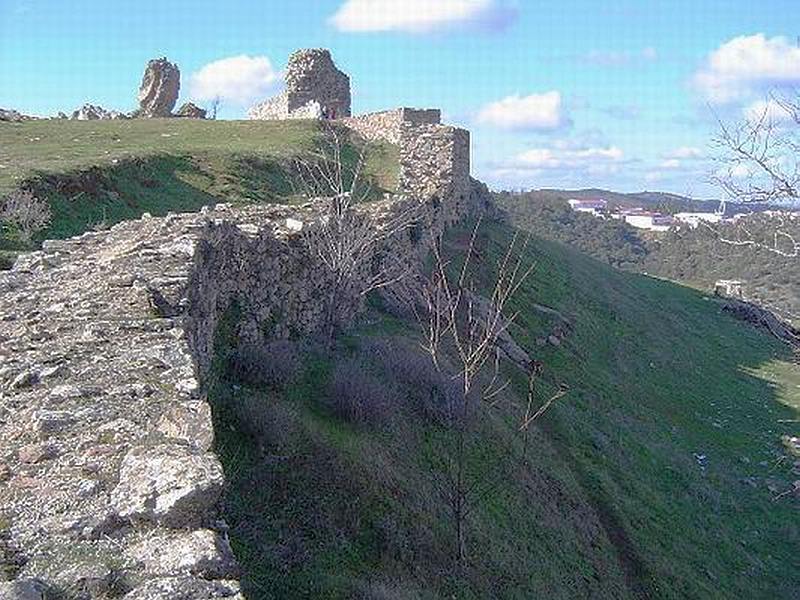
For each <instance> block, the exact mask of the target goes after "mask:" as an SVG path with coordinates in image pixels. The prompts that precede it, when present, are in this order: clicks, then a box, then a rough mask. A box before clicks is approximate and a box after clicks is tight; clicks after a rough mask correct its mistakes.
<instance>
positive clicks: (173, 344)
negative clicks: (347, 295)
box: [0, 112, 488, 600]
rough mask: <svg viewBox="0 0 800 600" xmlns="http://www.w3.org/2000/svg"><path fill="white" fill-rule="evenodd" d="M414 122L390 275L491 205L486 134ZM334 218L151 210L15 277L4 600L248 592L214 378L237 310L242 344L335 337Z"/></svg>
mask: <svg viewBox="0 0 800 600" xmlns="http://www.w3.org/2000/svg"><path fill="white" fill-rule="evenodd" d="M406 114H407V113H406ZM420 114H421V113H420ZM392 118H394V117H392ZM415 118H416V117H412V118H411V119H401V128H400V137H399V142H400V143H399V146H400V163H401V164H400V170H401V172H400V184H401V191H402V192H403V194H402V195H400V196H397V197H394V198H392V199H389V200H386V201H383V202H377V203H370V204H368V205H364V207H363V208H362V209H361V210H366V211H370V212H371V213H372V215H371V216H372V218H373V219H374V220H375V222H376V223H378V224H380V222H382V220H384V219H387V218H389V217H390V216H391V215H392V214H395V211H399V210H401V211H406V210H407V206H408V204H409V203H411V204H412V205H415V206H418V207H419V208H418V209H417V210H418V220H419V222H418V225H417V226H416V227H415V228H414V230H413V231H412V230H403V231H401V232H399V233H398V234H396V235H395V236H394V237H393V238H392V239H390V240H387V243H386V245H385V246H384V247H381V248H376V249H375V252H376V258H375V261H371V262H372V263H373V265H374V263H375V262H377V263H378V264H379V263H380V260H382V259H383V257H385V256H386V254H387V253H388V249H389V248H390V250H391V254H392V259H393V260H395V259H397V258H400V259H402V260H404V261H407V262H408V263H409V264H414V263H415V262H416V261H419V260H421V258H422V257H423V256H424V255H425V253H426V248H427V247H428V243H429V241H430V239H431V238H432V237H434V236H436V235H437V234H439V233H440V232H441V231H442V230H443V229H444V228H445V227H446V226H447V224H449V223H452V222H453V221H455V220H457V219H459V218H461V217H463V216H464V215H465V214H466V212H467V211H469V210H471V208H472V207H476V206H477V207H481V208H482V207H484V206H485V204H486V198H487V196H488V194H487V190H486V188H485V186H482V184H478V183H477V182H475V181H474V180H472V179H470V177H469V133H468V132H467V131H465V130H462V129H458V128H454V127H448V126H443V125H437V124H430V123H415V122H414V119H415ZM433 118H434V115H433V113H432V112H426V113H425V114H422V116H421V117H419V119H420V120H427V119H433ZM324 206H325V205H324V204H323V203H309V204H307V205H303V206H299V207H289V206H279V205H267V206H259V207H250V208H238V209H232V208H231V207H230V206H228V205H220V206H218V207H217V208H215V209H213V210H210V209H209V210H204V211H202V212H200V213H191V214H181V215H170V216H167V217H164V218H148V217H146V218H143V219H140V220H137V221H130V222H124V223H120V224H118V225H116V226H114V227H112V228H111V229H110V230H108V231H103V232H91V233H87V234H84V235H82V236H80V237H77V238H73V239H69V240H63V241H48V242H45V244H44V245H43V249H42V250H41V251H39V252H34V253H31V254H27V255H23V256H21V257H20V258H19V260H18V261H17V263H16V265H15V267H14V269H13V270H12V271H10V272H6V273H0V365H2V366H0V567H2V568H0V580H1V579H2V576H3V573H4V572H6V573H8V575H10V576H11V577H12V578H13V580H14V581H13V583H2V582H0V597H5V596H4V594H6V595H10V594H11V591H9V590H12V589H14V590H19V589H23V591H24V590H28V591H29V592H30V595H29V596H23V597H25V598H27V597H31V598H38V597H42V596H41V595H39V596H36V595H35V594H39V593H40V590H42V589H45V588H46V589H48V590H50V591H52V592H53V593H57V594H67V595H72V596H74V597H84V598H103V597H107V596H115V597H123V598H127V599H128V600H156V599H164V600H166V599H171V598H184V597H185V598H189V597H191V598H241V594H240V592H239V586H238V583H237V581H236V578H237V576H238V571H237V566H236V562H235V560H234V557H233V554H232V552H231V549H230V546H229V544H228V541H227V539H226V534H225V531H226V529H225V524H224V522H222V521H220V520H219V514H218V510H217V503H218V500H219V498H220V495H221V493H222V489H223V484H224V474H223V472H222V468H221V465H220V463H219V461H218V459H217V458H216V456H215V455H214V454H213V452H212V442H213V428H212V423H211V415H210V408H209V405H208V403H207V401H206V400H205V398H204V397H203V393H202V382H203V379H204V376H205V375H206V374H207V373H208V369H209V366H210V365H211V361H212V352H213V342H214V336H215V331H216V329H217V324H218V323H219V320H220V318H221V317H222V315H223V314H224V313H225V311H226V310H227V308H228V307H229V306H230V305H231V302H232V301H233V300H234V299H236V300H238V301H239V303H240V305H241V306H240V308H241V313H242V321H241V323H240V331H239V335H240V339H242V340H245V341H255V342H258V341H259V340H263V339H271V338H286V337H303V336H306V335H309V334H311V333H313V332H314V331H315V330H317V329H318V328H319V325H320V323H321V321H322V319H323V317H324V315H323V314H322V311H323V306H324V294H325V291H326V286H327V283H328V282H327V276H326V273H325V272H324V270H323V269H321V267H319V266H315V264H318V263H315V261H313V260H310V257H309V253H308V248H307V246H306V245H305V243H304V236H303V234H302V232H298V231H297V229H298V228H297V223H298V222H299V223H302V227H303V228H305V227H313V226H314V224H315V223H316V222H317V221H318V219H319V217H320V216H321V211H322V210H324ZM287 219H291V221H288V220H287ZM290 224H291V226H290ZM387 293H391V290H388V291H387ZM187 590H188V592H187ZM187 593H189V594H190V595H188V596H187V595H186V594H187ZM181 594H183V595H181Z"/></svg>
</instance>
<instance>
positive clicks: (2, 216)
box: [0, 190, 53, 243]
mask: <svg viewBox="0 0 800 600" xmlns="http://www.w3.org/2000/svg"><path fill="white" fill-rule="evenodd" d="M52 217H53V215H52V213H51V212H50V206H49V205H48V204H47V202H46V201H44V200H41V199H39V198H37V197H36V196H34V195H33V194H32V193H31V192H29V191H28V190H15V191H13V192H11V193H10V194H9V195H8V196H6V197H5V198H4V199H3V201H2V202H1V203H0V221H3V222H5V223H7V224H8V225H10V226H12V227H14V228H15V229H16V230H17V231H18V232H19V237H20V239H22V241H24V242H26V243H30V241H31V239H32V238H33V236H34V234H36V233H37V232H39V231H41V230H42V229H45V228H46V227H47V226H48V225H50V222H51V221H52Z"/></svg>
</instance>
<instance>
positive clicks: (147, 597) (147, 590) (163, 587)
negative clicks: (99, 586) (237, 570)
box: [123, 575, 244, 600]
mask: <svg viewBox="0 0 800 600" xmlns="http://www.w3.org/2000/svg"><path fill="white" fill-rule="evenodd" d="M212 598H230V599H231V600H243V598H244V597H243V596H242V595H241V593H240V592H239V584H238V583H236V582H233V581H207V580H205V579H199V578H197V577H193V576H191V575H186V576H183V577H163V578H160V579H151V580H150V581H148V582H147V583H145V584H144V585H141V586H139V587H138V588H136V589H135V590H133V591H132V592H128V593H127V594H126V595H125V596H123V599H124V600H211V599H212Z"/></svg>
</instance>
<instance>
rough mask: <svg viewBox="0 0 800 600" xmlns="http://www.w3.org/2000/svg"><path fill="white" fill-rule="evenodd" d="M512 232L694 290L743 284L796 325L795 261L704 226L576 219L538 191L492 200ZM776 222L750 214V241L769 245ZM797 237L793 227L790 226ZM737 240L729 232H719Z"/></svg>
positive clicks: (562, 203) (561, 200) (799, 314)
mask: <svg viewBox="0 0 800 600" xmlns="http://www.w3.org/2000/svg"><path fill="white" fill-rule="evenodd" d="M496 198H497V201H498V203H499V204H500V205H501V206H502V208H503V209H504V210H505V212H506V214H507V215H508V217H509V219H510V222H511V223H513V224H514V225H515V226H518V227H522V228H524V229H526V230H528V231H532V232H533V233H535V234H536V235H539V236H541V237H544V238H546V239H551V240H555V241H559V242H563V243H566V244H569V245H570V246H573V247H575V248H577V249H579V250H580V251H581V252H583V253H585V254H588V255H589V256H592V257H594V258H597V259H599V260H601V261H603V262H606V263H608V264H610V265H612V266H615V267H617V268H621V269H626V270H629V271H637V272H645V273H649V274H651V275H656V276H658V277H664V278H667V279H671V280H673V281H679V282H681V283H684V284H686V285H690V286H692V287H696V288H698V289H701V290H711V289H712V288H713V286H714V282H715V281H717V280H718V279H738V280H741V281H743V282H744V289H745V293H746V295H747V296H748V297H749V298H751V299H753V300H755V301H758V302H759V303H761V304H764V305H766V306H768V307H769V308H771V309H773V310H776V311H777V312H779V313H781V314H782V315H783V316H785V317H788V318H789V319H790V320H793V321H794V322H795V323H800V268H798V258H796V257H795V258H790V257H783V256H779V255H778V254H776V253H774V252H770V251H769V250H766V249H763V248H758V247H754V246H733V245H729V244H725V243H723V242H721V241H720V240H719V238H718V236H717V235H716V234H715V233H714V232H712V231H710V230H709V229H707V228H703V227H698V228H697V229H682V230H679V231H670V232H667V233H663V234H653V233H650V232H646V231H642V230H638V229H635V228H633V227H630V226H628V225H625V224H623V223H620V222H618V221H614V220H604V219H597V218H595V217H592V216H591V215H586V214H581V213H576V212H574V211H572V210H571V209H570V208H569V206H568V205H567V202H566V198H565V197H564V196H560V197H559V196H553V197H544V196H543V195H542V193H540V192H535V193H530V194H508V193H501V194H497V195H496ZM775 227H776V225H775V223H774V222H771V221H769V220H768V219H766V218H765V217H761V216H757V217H754V218H752V219H751V220H750V221H749V229H750V231H751V233H752V234H753V236H754V238H755V239H758V240H760V241H762V242H763V243H764V244H767V245H771V244H773V242H774V240H773V238H772V236H773V233H774V230H775ZM788 227H789V228H790V230H791V231H792V232H793V234H794V235H796V236H798V237H800V222H795V224H793V225H792V224H789V225H788ZM721 231H722V232H723V234H724V235H725V236H726V237H729V238H731V239H736V238H737V235H738V232H737V231H736V230H735V229H734V228H733V227H732V226H724V227H723V228H722V230H721Z"/></svg>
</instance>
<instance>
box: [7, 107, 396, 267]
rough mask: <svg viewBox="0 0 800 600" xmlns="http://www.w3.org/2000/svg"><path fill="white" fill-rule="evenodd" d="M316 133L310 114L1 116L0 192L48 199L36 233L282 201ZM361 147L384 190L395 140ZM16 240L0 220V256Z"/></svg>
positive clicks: (390, 180) (389, 185) (392, 181)
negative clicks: (45, 225)
mask: <svg viewBox="0 0 800 600" xmlns="http://www.w3.org/2000/svg"><path fill="white" fill-rule="evenodd" d="M319 139H320V133H319V129H318V127H317V126H316V125H315V124H314V123H313V122H310V121H203V120H191V119H187V120H183V119H141V120H119V121H62V120H42V121H26V122H23V123H5V122H3V123H0V196H3V195H4V194H6V193H8V192H10V191H12V190H13V189H15V188H18V187H26V188H29V189H31V190H32V191H34V192H35V193H36V195H37V196H40V197H42V198H46V199H47V200H48V202H49V203H50V205H51V208H52V211H53V223H52V226H51V227H50V228H49V229H47V230H45V231H42V232H41V233H40V234H38V235H37V238H36V240H37V241H39V240H42V239H46V238H63V237H68V236H72V235H77V234H80V233H82V232H84V231H86V230H87V229H90V228H92V227H104V226H110V225H113V224H114V223H117V222H119V221H122V220H125V219H131V218H137V217H139V216H140V215H141V214H142V213H144V212H150V213H152V214H154V215H163V214H166V213H167V212H169V211H193V210H198V209H200V208H201V207H202V206H204V205H207V204H215V203H218V202H232V203H234V204H235V203H249V202H259V203H261V202H290V201H291V200H292V198H293V194H294V189H293V187H292V185H291V181H290V172H289V170H290V161H291V159H292V158H294V157H296V156H297V155H299V154H302V153H304V152H308V151H310V150H312V149H314V147H315V145H316V144H317V143H318V141H319ZM351 154H352V153H351ZM368 156H369V159H368V163H367V169H366V171H367V177H368V178H370V179H372V180H373V182H374V183H375V187H376V189H377V190H378V191H383V190H392V189H394V187H395V185H396V177H397V153H396V149H394V148H393V147H391V146H389V145H373V146H371V148H370V152H369V154H368ZM351 158H352V157H351ZM25 249H29V248H28V247H26V246H25V245H23V244H22V243H21V242H20V241H19V239H18V238H17V236H16V235H15V232H14V231H13V230H11V229H10V228H0V263H1V262H2V256H3V255H5V256H7V257H8V256H11V255H13V253H15V252H18V251H20V250H25Z"/></svg>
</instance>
